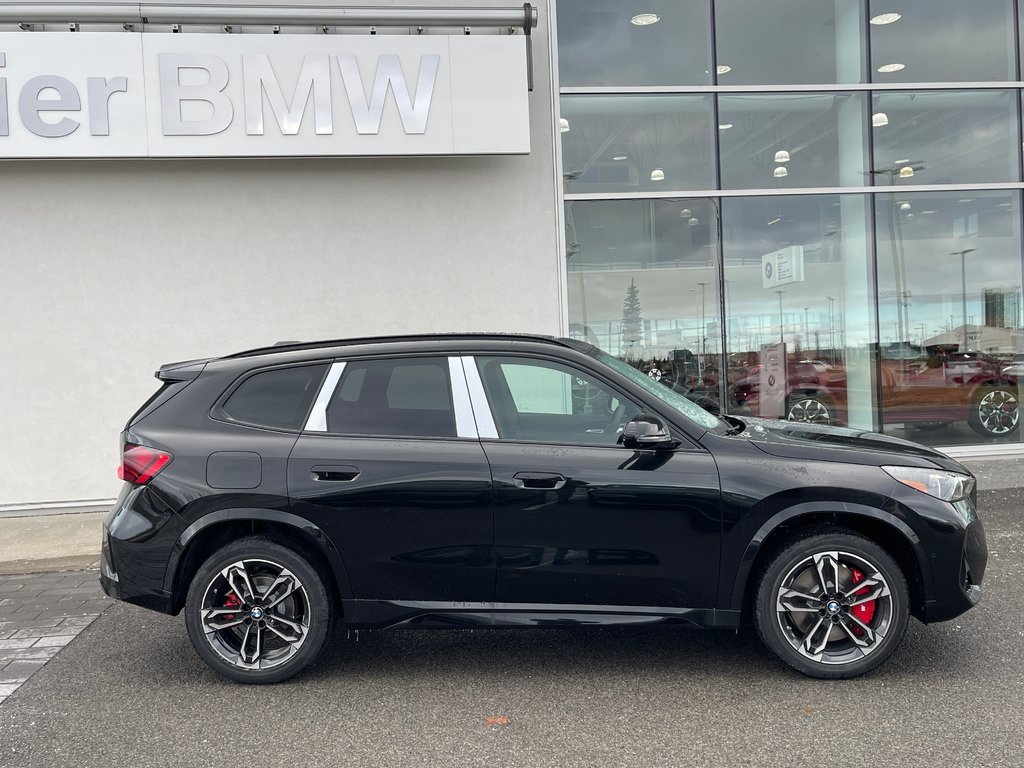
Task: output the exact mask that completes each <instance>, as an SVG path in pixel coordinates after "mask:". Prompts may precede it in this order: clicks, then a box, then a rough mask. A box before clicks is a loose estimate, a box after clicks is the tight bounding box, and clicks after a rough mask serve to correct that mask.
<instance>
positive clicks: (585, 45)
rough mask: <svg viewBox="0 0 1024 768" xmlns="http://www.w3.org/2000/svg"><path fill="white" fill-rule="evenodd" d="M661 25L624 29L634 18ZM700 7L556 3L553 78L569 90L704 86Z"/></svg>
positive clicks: (652, 2) (603, 0) (668, 2)
mask: <svg viewBox="0 0 1024 768" xmlns="http://www.w3.org/2000/svg"><path fill="white" fill-rule="evenodd" d="M641 12H643V13H651V12H653V13H657V14H658V15H659V16H660V17H661V21H659V22H658V23H657V24H652V25H650V26H646V27H638V26H636V25H634V24H630V21H629V20H630V19H631V18H632V17H633V16H634V15H635V14H637V13H641ZM709 27H710V22H709V16H708V4H707V3H706V2H679V0H644V1H643V2H640V1H639V0H559V2H558V58H559V79H560V82H561V84H562V85H564V86H573V85H706V84H707V83H710V82H711V80H710V76H709V75H708V74H707V69H708V60H709V57H708V54H707V40H708V32H707V31H708V28H709Z"/></svg>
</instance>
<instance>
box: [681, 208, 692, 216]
mask: <svg viewBox="0 0 1024 768" xmlns="http://www.w3.org/2000/svg"><path fill="white" fill-rule="evenodd" d="M692 215H693V211H691V210H690V209H689V208H683V209H682V210H681V211H680V212H679V218H680V219H688V218H690V217H691V216H692Z"/></svg>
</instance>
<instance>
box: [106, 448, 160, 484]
mask: <svg viewBox="0 0 1024 768" xmlns="http://www.w3.org/2000/svg"><path fill="white" fill-rule="evenodd" d="M173 458H174V456H172V455H171V454H169V453H167V452H166V451H157V450H154V449H153V448H147V447H146V446H144V445H135V444H134V443H125V444H124V451H123V453H122V454H121V466H120V467H118V468H117V476H118V477H120V478H121V479H122V480H127V481H128V482H129V483H133V484H135V485H145V484H146V483H148V482H149V481H150V480H152V479H153V478H154V477H156V476H157V475H158V474H160V471H161V470H162V469H163V468H164V467H166V466H167V465H168V464H170V463H171V460H172V459H173Z"/></svg>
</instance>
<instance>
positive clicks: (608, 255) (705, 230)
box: [566, 199, 718, 378]
mask: <svg viewBox="0 0 1024 768" xmlns="http://www.w3.org/2000/svg"><path fill="white" fill-rule="evenodd" d="M717 226H718V225H717V215H716V209H715V206H714V204H712V202H711V201H710V200H707V199H681V200H577V201H575V202H568V203H566V242H567V243H568V264H567V268H568V272H569V277H568V283H569V328H570V332H571V334H572V335H573V336H575V337H576V338H580V339H583V340H585V341H589V342H590V343H591V344H595V345H596V346H599V347H600V348H601V349H603V350H605V351H606V352H609V353H610V354H612V355H615V356H618V357H622V358H624V359H625V358H628V359H630V360H632V361H634V362H637V363H643V365H644V367H646V366H647V365H649V364H652V363H653V361H655V360H657V361H658V362H659V365H658V367H659V368H660V369H661V370H662V371H663V373H665V374H666V376H667V377H669V378H674V377H675V376H676V375H679V376H682V375H683V373H684V362H685V361H688V360H692V361H693V362H692V365H690V367H689V368H686V370H688V371H689V372H690V373H691V374H692V375H693V376H696V374H697V372H698V371H697V363H696V360H697V356H698V355H700V354H701V350H704V351H708V350H710V349H712V348H713V345H714V339H715V338H716V334H717V330H716V329H717V324H715V323H714V318H715V317H716V310H715V307H717V302H718V298H717V297H718V292H717V290H716V287H717V285H718V282H717V280H716V278H715V246H714V243H715V234H716V232H717ZM702 310H703V312H702ZM677 357H678V360H679V361H680V362H679V365H678V366H676V365H675V363H674V361H675V360H676V358H677ZM688 365H689V364H688ZM677 368H678V370H677ZM690 368H692V370H690Z"/></svg>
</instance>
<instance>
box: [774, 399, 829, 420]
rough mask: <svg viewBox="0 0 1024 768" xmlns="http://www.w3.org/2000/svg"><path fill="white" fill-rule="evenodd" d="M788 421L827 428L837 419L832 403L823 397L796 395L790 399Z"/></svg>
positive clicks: (787, 410) (787, 411)
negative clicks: (821, 425)
mask: <svg viewBox="0 0 1024 768" xmlns="http://www.w3.org/2000/svg"><path fill="white" fill-rule="evenodd" d="M786 419H787V420H788V421H802V422H806V423H808V424H824V425H826V426H827V425H829V424H832V423H833V420H834V419H835V414H834V413H833V409H832V401H831V400H829V399H828V398H826V397H823V396H822V395H794V396H792V397H791V398H790V399H789V407H788V408H787V409H786Z"/></svg>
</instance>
